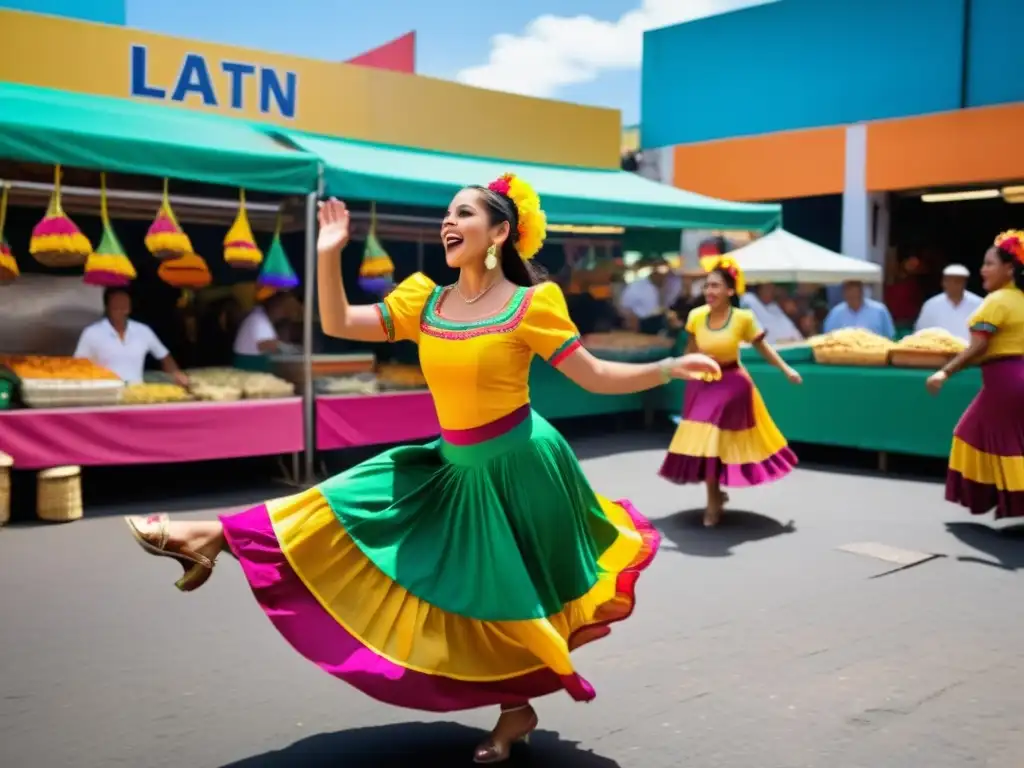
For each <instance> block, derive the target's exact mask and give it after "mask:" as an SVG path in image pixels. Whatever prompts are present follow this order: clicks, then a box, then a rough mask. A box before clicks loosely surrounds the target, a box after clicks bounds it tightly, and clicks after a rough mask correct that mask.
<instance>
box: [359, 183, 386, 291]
mask: <svg viewBox="0 0 1024 768" xmlns="http://www.w3.org/2000/svg"><path fill="white" fill-rule="evenodd" d="M394 274H395V264H394V262H392V261H391V257H390V256H388V252H387V251H385V250H384V246H382V245H381V244H380V240H378V239H377V204H376V203H371V204H370V229H369V231H368V232H367V233H366V245H365V246H364V248H363V263H362V264H360V265H359V286H360V287H361V288H362V289H363V290H364V291H366V292H367V293H372V294H374V295H376V296H384V295H385V294H386V293H387V292H388V291H389V290H391V287H392V286H393V285H394Z"/></svg>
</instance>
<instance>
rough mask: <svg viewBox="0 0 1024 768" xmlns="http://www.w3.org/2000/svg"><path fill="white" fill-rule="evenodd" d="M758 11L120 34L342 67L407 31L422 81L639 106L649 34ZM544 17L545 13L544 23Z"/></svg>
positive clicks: (324, 21)
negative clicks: (643, 47) (698, 19)
mask: <svg viewBox="0 0 1024 768" xmlns="http://www.w3.org/2000/svg"><path fill="white" fill-rule="evenodd" d="M759 1H763V0H561V2H560V3H558V11H557V15H555V14H553V12H551V11H550V10H548V9H550V8H551V5H552V4H551V3H544V2H541V1H540V0H516V2H506V3H501V4H495V6H491V7H492V8H495V9H496V10H498V12H497V13H494V14H493V15H492V14H491V13H487V12H486V11H485V10H484V9H485V7H486V4H485V3H482V2H475V3H466V2H454V1H453V0H433V2H423V0H376V2H373V1H372V0H371V2H368V3H362V2H353V1H352V0H290V2H282V3H271V2H266V1H264V2H253V0H173V1H172V2H153V0H127V22H128V25H129V26H132V27H137V28H141V29H146V30H150V31H153V32H162V33H165V34H169V35H177V36H181V37H191V38H197V39H201V40H206V41H210V42H218V43H227V44H232V45H241V46H246V47H250V48H257V49H261V50H267V51H277V52H282V53H290V54H295V55H299V56H307V57H310V58H317V59H326V60H335V61H343V60H345V59H347V58H350V57H352V56H355V55H358V54H360V53H362V52H363V51H365V50H367V49H370V48H373V47H375V46H377V45H379V44H381V43H384V42H386V41H388V40H391V39H393V38H395V37H398V36H399V35H402V34H404V33H406V32H408V31H410V30H416V32H417V33H418V41H417V46H418V49H417V66H418V68H419V71H420V72H421V73H422V74H425V75H430V76H433V77H440V78H444V79H449V80H460V81H462V82H466V83H470V84H472V85H479V86H481V87H490V88H495V89H497V90H508V91H515V92H519V93H526V94H529V95H536V96H544V97H550V98H558V99H562V100H566V101H574V102H578V103H583V104H593V105H600V106H607V107H613V108H616V109H620V110H622V112H623V120H624V122H625V123H626V124H629V123H632V122H635V121H636V120H637V117H638V111H639V103H640V73H639V69H638V67H637V64H638V63H639V58H640V48H639V41H640V39H641V37H642V30H643V29H644V28H649V27H652V26H664V25H665V24H666V23H675V22H678V21H682V20H685V19H687V18H692V17H695V16H705V15H708V14H710V13H716V12H721V11H723V10H731V9H733V8H736V7H742V6H746V5H753V4H755V3H757V2H759ZM545 14H547V15H546V16H545Z"/></svg>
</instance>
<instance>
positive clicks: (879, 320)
mask: <svg viewBox="0 0 1024 768" xmlns="http://www.w3.org/2000/svg"><path fill="white" fill-rule="evenodd" d="M841 328H863V329H864V330H867V331H871V332H872V333H877V334H878V335H879V336H884V337H885V338H887V339H892V338H894V337H895V336H896V327H895V325H894V324H893V321H892V315H891V314H889V310H888V309H887V308H886V306H885V304H883V303H882V302H880V301H875V300H874V299H869V298H867V297H866V296H865V295H864V283H862V282H860V281H855V280H850V281H848V282H846V283H843V301H841V302H839V303H838V304H836V305H835V306H834V307H832V310H831V311H830V312H829V313H828V316H827V317H826V318H825V332H826V333H829V332H831V331H838V330H839V329H841Z"/></svg>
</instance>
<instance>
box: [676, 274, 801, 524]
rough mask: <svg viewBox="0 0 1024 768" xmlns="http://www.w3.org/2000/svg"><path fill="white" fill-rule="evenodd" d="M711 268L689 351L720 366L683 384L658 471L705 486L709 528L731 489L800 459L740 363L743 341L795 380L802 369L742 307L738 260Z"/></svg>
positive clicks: (779, 472) (772, 475)
mask: <svg viewBox="0 0 1024 768" xmlns="http://www.w3.org/2000/svg"><path fill="white" fill-rule="evenodd" d="M702 263H703V264H704V268H705V269H706V270H707V272H708V276H707V279H706V280H705V283H704V297H705V300H706V301H707V303H706V304H705V305H704V306H702V307H697V308H696V309H694V310H692V311H691V312H690V314H689V316H688V317H687V319H686V332H687V333H688V334H689V341H688V344H687V351H688V352H697V351H699V352H702V353H704V354H706V355H709V356H710V357H712V358H714V359H715V361H717V362H718V364H719V365H720V366H721V367H722V376H721V378H720V379H717V380H708V381H691V382H688V383H687V385H686V395H685V397H684V400H683V419H682V421H681V422H680V423H679V426H678V427H677V429H676V433H675V436H674V437H673V438H672V443H671V444H670V445H669V449H668V455H667V456H666V457H665V461H664V463H662V465H661V471H660V474H661V476H662V477H664V478H665V479H666V480H669V481H671V482H673V483H677V484H679V485H684V484H689V483H704V484H705V485H706V486H707V507H706V508H705V513H704V525H706V526H714V525H717V524H718V523H719V521H720V519H721V516H722V508H723V505H724V504H725V502H726V501H727V500H728V496H726V494H725V493H724V492H723V491H722V486H726V487H750V486H754V485H761V484H762V483H767V482H771V481H773V480H778V479H779V478H781V477H784V476H785V475H787V474H789V472H790V471H791V470H792V469H793V467H794V466H795V465H796V463H797V459H796V454H794V453H793V451H792V450H791V449H790V448H789V446H788V445H787V444H786V439H785V438H784V437H783V436H782V433H781V432H779V430H778V428H777V427H776V426H775V423H774V422H773V421H772V417H771V416H770V415H769V413H768V409H767V408H765V405H764V401H763V400H762V399H761V393H760V392H758V391H757V387H756V386H754V382H753V381H752V380H751V378H750V376H749V374H748V373H747V372H746V371H745V370H744V369H743V368H742V367H741V366H740V362H739V356H740V344H741V343H742V342H749V343H751V344H753V345H754V347H755V348H756V349H757V351H758V352H760V354H761V355H762V357H764V359H765V360H767V361H768V362H770V363H771V364H772V365H774V366H776V367H777V368H778V369H779V370H781V371H782V372H783V374H785V376H786V378H788V379H789V380H790V381H791V382H793V383H794V384H799V383H801V378H800V374H799V373H797V372H796V371H795V370H793V368H791V367H790V366H789V365H788V364H787V363H786V362H785V361H784V360H782V358H780V357H779V355H778V353H777V352H776V351H775V350H774V349H773V348H772V347H771V345H769V344H768V343H766V342H765V340H764V331H762V330H761V329H760V328H759V327H758V324H757V320H756V318H755V317H754V314H753V313H752V312H751V311H750V310H748V309H740V308H739V306H738V303H739V296H740V295H742V293H743V291H744V289H745V284H744V279H743V272H742V271H741V270H740V268H739V265H738V264H736V262H735V261H734V260H733V259H732V258H730V257H728V256H722V257H712V258H710V259H705V260H702Z"/></svg>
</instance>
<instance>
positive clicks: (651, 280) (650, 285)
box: [619, 260, 682, 335]
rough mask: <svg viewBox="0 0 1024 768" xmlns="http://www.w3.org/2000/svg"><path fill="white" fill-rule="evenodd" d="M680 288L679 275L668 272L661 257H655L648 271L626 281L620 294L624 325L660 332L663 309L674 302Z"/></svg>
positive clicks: (655, 332)
mask: <svg viewBox="0 0 1024 768" xmlns="http://www.w3.org/2000/svg"><path fill="white" fill-rule="evenodd" d="M681 291H682V279H681V278H679V277H678V276H676V275H673V274H671V270H670V269H669V266H668V264H667V263H665V262H664V261H663V260H658V261H655V262H654V266H653V268H652V269H651V273H650V274H649V275H648V276H647V277H642V278H640V279H638V280H634V281H633V282H632V283H630V284H629V285H627V286H626V288H625V290H624V291H623V292H622V296H621V297H620V298H619V312H620V313H621V314H622V317H623V321H624V323H625V325H626V328H627V329H629V330H631V331H633V332H635V333H646V334H652V335H657V334H659V333H661V331H662V330H664V328H665V310H667V309H668V308H669V307H671V306H672V305H673V304H675V302H676V299H677V298H679V294H680V292H681Z"/></svg>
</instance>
